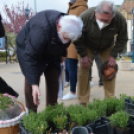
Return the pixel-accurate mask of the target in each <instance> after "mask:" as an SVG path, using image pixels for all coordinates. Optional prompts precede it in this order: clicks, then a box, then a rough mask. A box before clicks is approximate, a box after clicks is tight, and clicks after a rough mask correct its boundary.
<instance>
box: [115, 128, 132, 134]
mask: <svg viewBox="0 0 134 134" xmlns="http://www.w3.org/2000/svg"><path fill="white" fill-rule="evenodd" d="M129 131H130V129H129V128H127V129H120V128H115V132H116V134H130V133H129Z"/></svg>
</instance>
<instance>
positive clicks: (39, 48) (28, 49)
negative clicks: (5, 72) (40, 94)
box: [16, 10, 70, 84]
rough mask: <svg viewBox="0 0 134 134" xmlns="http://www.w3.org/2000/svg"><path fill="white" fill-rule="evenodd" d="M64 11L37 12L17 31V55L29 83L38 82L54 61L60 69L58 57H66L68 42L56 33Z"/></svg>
mask: <svg viewBox="0 0 134 134" xmlns="http://www.w3.org/2000/svg"><path fill="white" fill-rule="evenodd" d="M62 15H65V14H64V13H61V12H58V11H55V10H46V11H42V12H39V13H38V14H36V15H35V16H34V17H33V18H31V19H30V20H29V22H28V23H27V24H26V25H25V26H24V27H23V28H22V30H21V31H20V32H19V34H18V36H17V38H16V43H17V56H18V60H19V64H20V67H21V70H22V72H23V74H24V75H25V77H26V79H27V80H28V83H29V84H39V78H40V76H41V74H42V73H43V72H44V71H45V68H46V67H47V66H48V64H50V63H51V62H54V63H55V64H56V65H57V67H58V68H59V69H60V62H61V60H60V57H61V56H63V57H66V54H67V52H66V49H67V47H68V46H69V44H70V42H69V43H67V44H62V42H61V41H60V39H59V38H58V34H57V26H56V24H57V20H58V18H59V17H60V16H62Z"/></svg>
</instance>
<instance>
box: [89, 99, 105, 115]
mask: <svg viewBox="0 0 134 134" xmlns="http://www.w3.org/2000/svg"><path fill="white" fill-rule="evenodd" d="M87 107H88V109H90V110H95V111H96V113H97V114H98V115H99V116H100V117H102V116H105V115H106V109H107V104H106V102H105V101H101V100H99V99H94V100H93V102H92V103H88V106H87Z"/></svg>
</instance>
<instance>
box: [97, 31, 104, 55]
mask: <svg viewBox="0 0 134 134" xmlns="http://www.w3.org/2000/svg"><path fill="white" fill-rule="evenodd" d="M101 33H102V34H101V38H100V43H99V46H98V50H97V53H98V52H99V49H100V46H101V41H102V37H103V30H102V32H101Z"/></svg>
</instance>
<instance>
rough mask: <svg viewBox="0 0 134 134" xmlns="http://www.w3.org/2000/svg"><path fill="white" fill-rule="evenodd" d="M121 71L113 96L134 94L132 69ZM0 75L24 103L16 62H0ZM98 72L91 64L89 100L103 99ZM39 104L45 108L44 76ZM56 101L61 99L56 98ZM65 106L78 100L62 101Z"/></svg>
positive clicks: (65, 91) (22, 84)
mask: <svg viewBox="0 0 134 134" xmlns="http://www.w3.org/2000/svg"><path fill="white" fill-rule="evenodd" d="M131 68H132V70H134V63H132V65H131ZM132 70H131V71H121V70H119V72H118V75H117V77H116V90H115V96H118V97H119V95H120V94H127V95H130V96H134V71H132ZM0 76H1V77H2V78H3V79H4V80H5V81H6V82H7V83H8V84H9V85H10V86H11V87H12V88H13V89H14V90H16V91H17V92H18V93H19V97H18V100H19V101H21V102H22V103H23V104H25V96H24V76H23V75H22V73H21V70H20V67H19V64H18V63H14V64H10V63H8V64H6V63H0ZM98 80H99V79H98V73H97V68H96V64H95V63H94V64H93V82H94V83H95V85H94V87H93V88H92V89H91V95H90V100H89V101H92V100H93V98H100V99H103V97H104V91H103V87H99V86H98ZM40 90H41V97H40V101H41V104H40V106H39V109H38V110H39V111H41V110H44V109H45V98H46V97H45V79H44V76H42V77H41V83H40ZM69 90H70V88H69V87H67V88H65V89H64V94H66V93H67V92H69ZM58 102H59V103H61V102H62V101H61V100H60V99H58ZM64 104H65V106H69V105H70V104H78V100H70V101H64Z"/></svg>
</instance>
